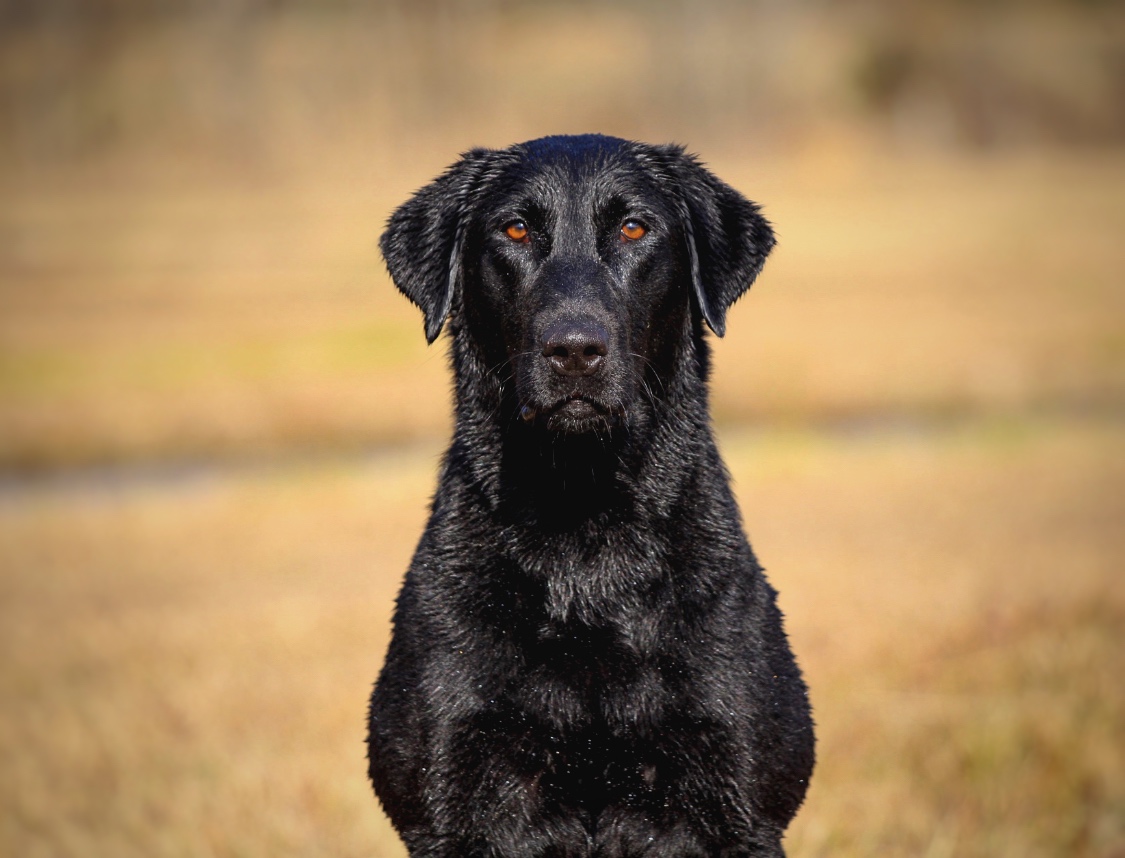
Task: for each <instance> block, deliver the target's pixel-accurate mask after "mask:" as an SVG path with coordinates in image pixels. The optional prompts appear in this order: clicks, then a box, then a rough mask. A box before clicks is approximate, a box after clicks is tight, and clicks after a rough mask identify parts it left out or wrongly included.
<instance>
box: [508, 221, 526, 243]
mask: <svg viewBox="0 0 1125 858" xmlns="http://www.w3.org/2000/svg"><path fill="white" fill-rule="evenodd" d="M504 235H506V236H508V238H510V239H511V240H512V241H518V242H520V243H521V244H527V242H529V241H530V240H531V237H530V234H529V233H528V229H527V224H526V223H524V222H523V221H522V220H514V221H512V222H511V223H510V224H508V225H507V226H506V227H504Z"/></svg>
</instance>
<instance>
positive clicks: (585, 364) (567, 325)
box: [542, 320, 609, 376]
mask: <svg viewBox="0 0 1125 858" xmlns="http://www.w3.org/2000/svg"><path fill="white" fill-rule="evenodd" d="M608 341H609V335H608V334H607V333H606V330H605V328H603V327H602V326H601V325H599V324H598V323H596V322H593V321H590V320H579V321H566V320H564V321H561V322H556V323H555V324H553V325H551V326H549V327H548V328H547V330H545V331H544V332H543V339H542V343H543V352H542V354H543V357H545V358H546V359H547V362H548V363H550V364H551V367H552V368H553V369H554V370H555V372H557V373H559V374H560V375H570V376H578V375H593V374H594V373H596V372H597V371H598V370H599V369H600V368H601V365H602V362H603V361H602V358H604V357H605V356H606V355H608V354H609V345H608Z"/></svg>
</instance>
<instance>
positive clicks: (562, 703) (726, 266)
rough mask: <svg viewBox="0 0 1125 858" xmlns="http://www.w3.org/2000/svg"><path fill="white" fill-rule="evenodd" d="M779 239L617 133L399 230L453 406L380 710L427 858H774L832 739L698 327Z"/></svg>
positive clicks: (655, 152)
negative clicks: (747, 494) (811, 698)
mask: <svg viewBox="0 0 1125 858" xmlns="http://www.w3.org/2000/svg"><path fill="white" fill-rule="evenodd" d="M513 225H514V226H513ZM625 225H628V228H627V230H626V231H627V232H629V233H630V234H635V233H636V232H637V230H638V227H640V228H641V230H642V231H643V235H642V237H641V238H639V239H636V240H633V239H630V238H627V237H626V235H625V232H623V228H624V227H625ZM521 228H522V229H523V230H525V231H526V235H524V233H523V232H521ZM512 235H516V236H521V239H520V240H515V239H513V238H512ZM772 246H773V234H772V231H771V229H770V227H769V224H768V223H767V222H766V221H765V219H764V218H762V217H761V215H760V214H759V213H758V209H757V207H756V206H755V205H754V204H752V203H750V202H749V201H747V200H746V199H744V198H743V197H742V196H741V195H740V194H738V193H737V192H736V191H734V190H733V189H732V188H730V187H728V186H727V185H725V184H723V183H722V182H721V181H719V180H718V179H717V178H715V177H714V176H713V175H712V174H711V173H710V172H708V171H707V170H706V169H704V168H703V167H702V166H701V165H700V164H699V163H698V162H697V161H695V160H694V159H693V158H692V157H690V156H688V155H686V154H684V152H683V150H682V149H680V148H678V147H674V146H649V145H645V144H640V143H632V142H627V141H623V140H617V139H614V138H609V137H601V136H583V137H548V138H544V139H542V140H536V141H532V142H529V143H525V144H521V145H518V146H513V147H511V148H510V149H506V150H502V151H486V150H474V151H472V152H469V153H467V154H466V155H465V156H463V157H462V159H461V160H460V161H458V162H457V163H456V164H454V165H453V166H452V167H451V168H450V169H449V170H448V171H447V172H446V173H445V174H443V175H442V176H441V177H439V178H438V179H437V180H435V181H434V182H433V183H432V184H430V185H428V186H427V187H425V188H423V189H422V190H420V191H418V193H417V194H415V195H414V196H413V197H412V198H411V199H410V200H408V201H407V202H406V203H405V204H403V206H402V207H401V208H399V209H398V210H397V211H396V212H395V213H394V215H393V216H392V217H391V219H390V222H389V225H388V227H387V230H386V233H385V234H384V236H383V239H382V249H383V253H384V256H385V258H386V260H387V265H388V268H389V270H390V273H391V276H392V278H393V279H394V282H395V283H396V285H397V286H398V287H399V289H401V290H402V291H403V292H404V293H405V294H406V295H407V297H409V298H410V299H411V300H412V301H413V302H414V303H416V304H417V305H418V306H419V307H420V308H421V309H422V311H423V313H424V315H425V330H426V335H427V337H428V339H429V340H430V341H433V340H434V339H435V338H436V337H437V336H438V334H439V333H440V332H441V330H442V328H443V326H446V325H447V326H448V330H449V336H450V338H451V359H452V364H453V372H454V379H455V394H456V427H455V429H454V435H453V440H452V443H451V446H450V448H449V451H448V452H447V453H446V456H445V460H444V464H443V467H442V471H441V475H440V478H439V483H438V488H437V492H436V494H435V496H434V500H433V507H432V514H431V517H430V521H429V524H428V525H427V527H426V530H425V532H424V533H423V535H422V538H421V542H420V543H419V545H418V549H417V553H416V554H415V556H414V560H413V562H412V564H411V566H410V569H409V571H408V573H407V576H406V581H405V583H404V585H403V588H402V592H401V594H400V596H399V599H398V606H397V611H396V613H395V625H394V635H393V639H392V641H391V645H390V649H389V652H388V653H387V659H386V664H385V666H384V668H383V672H382V674H381V676H380V677H379V681H378V683H377V685H376V688H375V692H374V694H373V696H372V699H371V711H370V736H369V757H370V775H371V779H372V781H373V783H374V785H375V789H376V792H377V793H378V795H379V798H380V800H381V801H382V803H383V806H384V808H385V809H386V811H387V813H388V814H389V816H390V818H391V820H392V821H393V822H394V825H395V827H396V828H397V830H398V831H399V832H400V834H401V835H402V837H403V840H404V841H405V842H406V844H407V846H408V847H409V849H410V853H411V855H412V856H434V858H437V856H449V858H453V856H458V858H485V856H489V857H490V858H500V856H513V858H515V856H519V858H532V856H555V858H564V856H565V858H572V857H573V858H585V856H598V858H626V856H677V858H688V856H693V858H694V856H751V855H753V856H782V855H783V854H784V853H783V852H782V848H781V838H782V834H783V832H784V830H785V827H786V825H787V824H788V823H789V821H790V820H791V819H792V817H793V815H794V813H796V811H797V808H798V806H799V805H800V804H801V801H802V799H803V798H804V795H805V790H806V788H807V785H808V779H809V776H810V775H811V773H812V768H813V758H814V752H813V729H812V720H811V718H810V714H809V705H808V701H807V697H806V692H805V686H804V683H803V682H802V679H801V675H800V672H799V670H798V668H797V666H796V664H795V662H794V660H793V656H792V654H791V653H790V650H789V646H788V643H787V641H786V637H785V633H784V631H783V629H782V619H781V615H780V613H779V611H778V609H777V606H776V602H775V593H774V591H773V589H772V588H771V587H770V586H769V584H768V583H767V581H766V579H765V577H764V575H763V573H762V570H761V567H760V566H759V565H758V563H757V561H756V559H755V557H754V554H753V553H752V552H751V549H750V546H749V544H748V543H747V541H746V537H745V535H744V534H743V530H742V525H741V520H740V516H739V512H738V508H737V506H736V504H735V501H734V498H733V496H732V494H731V490H730V486H729V481H728V478H727V474H726V471H725V469H724V467H723V463H722V461H721V460H720V458H719V454H718V452H717V450H716V447H715V442H714V438H713V436H712V432H711V426H710V419H709V416H708V410H707V388H706V380H707V374H708V350H707V345H706V343H705V340H704V331H703V326H704V324H706V325H708V326H709V327H711V328H712V329H713V330H714V331H715V332H716V333H718V334H720V335H721V334H722V332H723V328H724V324H725V317H726V311H727V309H728V307H729V306H730V305H731V303H733V302H734V301H735V300H736V299H737V298H738V297H739V296H740V295H741V294H742V293H743V292H745V291H746V289H747V288H749V286H750V284H751V283H752V282H753V280H754V278H755V277H756V276H757V273H758V271H759V270H760V268H761V266H762V263H763V262H764V260H765V257H766V255H767V254H768V253H769V251H770V249H771V247H772ZM560 344H561V345H560Z"/></svg>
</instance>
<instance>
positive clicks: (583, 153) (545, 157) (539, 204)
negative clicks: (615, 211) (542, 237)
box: [478, 135, 669, 217]
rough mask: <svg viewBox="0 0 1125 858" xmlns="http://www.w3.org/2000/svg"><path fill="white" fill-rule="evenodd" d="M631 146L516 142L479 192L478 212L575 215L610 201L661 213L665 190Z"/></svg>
mask: <svg viewBox="0 0 1125 858" xmlns="http://www.w3.org/2000/svg"><path fill="white" fill-rule="evenodd" d="M637 145H638V144H633V143H630V142H629V141H625V140H618V139H616V138H612V137H600V136H597V135H586V136H582V137H553V138H543V139H542V140H535V141H531V142H530V143H523V144H517V145H516V146H513V147H511V148H510V149H508V150H505V151H504V152H503V153H502V154H503V155H504V156H505V157H504V158H503V165H502V167H501V168H500V169H499V170H496V171H495V172H494V173H493V174H492V176H491V177H490V179H489V181H487V183H486V185H485V187H483V188H482V189H481V190H482V191H483V194H481V196H480V197H478V201H480V202H483V203H484V207H483V210H482V211H481V213H482V214H483V213H484V212H485V211H488V210H492V211H493V212H496V213H498V212H509V213H518V212H522V211H523V210H524V209H525V207H530V208H531V209H532V210H539V211H541V212H543V213H544V214H546V213H548V212H554V213H556V215H561V216H564V217H575V216H579V213H580V212H583V211H586V212H597V211H599V210H601V209H603V208H604V207H605V206H607V205H609V204H611V203H620V204H622V205H624V206H625V207H626V208H635V207H637V206H640V207H641V208H643V209H645V210H651V209H653V208H654V207H655V208H657V209H663V208H664V207H665V205H667V204H668V203H669V200H668V199H666V197H667V196H668V193H667V189H666V188H664V187H663V183H662V182H660V181H659V179H658V177H656V176H654V175H653V174H652V172H651V171H650V170H649V169H648V168H647V165H646V164H645V162H644V160H643V158H640V157H638V152H637V151H635V150H636V148H637Z"/></svg>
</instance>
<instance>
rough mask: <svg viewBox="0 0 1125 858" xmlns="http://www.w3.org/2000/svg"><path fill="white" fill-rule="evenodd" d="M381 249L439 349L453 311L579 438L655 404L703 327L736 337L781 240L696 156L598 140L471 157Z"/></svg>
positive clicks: (559, 424)
mask: <svg viewBox="0 0 1125 858" xmlns="http://www.w3.org/2000/svg"><path fill="white" fill-rule="evenodd" d="M381 246H382V249H383V253H384V256H385V258H386V260H387V265H388V268H389V270H390V273H391V276H392V278H393V279H394V281H395V283H396V285H397V286H398V288H399V289H400V290H401V291H403V292H404V293H405V294H406V295H407V297H409V298H410V299H411V300H412V301H414V302H415V303H416V304H418V306H419V307H421V308H422V310H423V312H424V313H425V316H426V335H427V337H428V339H429V340H430V341H431V342H432V341H433V340H434V339H435V338H436V337H437V335H438V334H439V333H440V331H441V328H442V326H443V325H444V322H445V319H446V317H447V316H448V315H449V314H450V313H451V312H452V313H453V315H454V317H455V319H457V323H456V324H455V325H454V332H455V336H460V335H462V333H463V334H464V335H465V336H467V337H468V338H469V339H470V340H471V342H472V343H473V344H474V345H475V346H476V347H477V348H479V350H480V352H481V355H480V360H481V362H482V363H483V364H484V365H485V366H487V367H488V368H489V370H488V371H489V372H490V373H495V374H497V375H499V376H500V378H501V380H502V382H503V383H505V384H506V383H509V382H510V385H511V386H512V387H513V388H514V394H515V397H514V407H515V408H517V409H518V414H519V417H520V418H522V419H523V420H524V421H526V422H528V423H534V424H536V425H541V426H543V427H545V428H547V429H549V430H552V431H559V432H565V433H571V434H578V433H585V432H597V431H602V430H605V429H612V428H613V427H614V426H616V425H617V424H619V423H621V422H622V421H627V420H628V419H629V417H630V411H631V409H633V408H634V406H635V405H636V404H637V403H639V402H641V401H644V400H643V398H642V397H641V396H640V394H641V392H642V391H643V392H644V394H645V396H647V397H652V396H654V395H657V392H658V389H659V388H660V386H661V383H662V382H661V379H662V378H665V377H668V376H669V375H670V367H668V366H667V364H668V362H669V361H671V360H672V359H673V354H674V351H675V348H676V346H677V344H679V343H680V342H681V341H682V340H683V338H684V336H696V337H698V336H700V335H701V321H705V322H706V323H707V324H708V325H709V326H710V327H711V329H712V330H713V331H715V332H716V333H717V334H719V335H721V334H722V332H723V329H724V325H725V316H726V311H727V308H728V307H729V306H730V304H731V303H733V302H734V300H736V299H737V298H738V297H739V296H740V295H741V294H742V293H743V292H745V291H746V289H747V288H749V286H750V284H751V283H752V282H753V280H754V278H755V277H756V276H757V273H758V271H759V270H760V268H761V266H762V263H763V262H764V260H765V257H766V255H767V254H768V252H769V250H770V249H771V248H772V246H773V234H772V231H771V230H770V227H769V224H768V223H767V222H766V221H765V219H764V218H762V217H761V215H760V214H759V213H758V210H757V207H756V206H755V205H754V204H753V203H750V202H749V201H747V200H746V199H744V198H743V197H742V196H741V195H740V194H738V193H737V192H736V191H734V190H733V189H732V188H730V187H728V186H727V185H725V184H723V183H722V182H720V181H719V180H718V179H716V178H715V177H714V176H713V175H712V174H711V173H709V172H708V171H707V170H706V169H704V168H703V167H702V166H700V165H699V164H698V162H696V161H695V160H694V159H693V158H691V157H690V156H688V155H685V154H684V152H683V150H682V149H679V148H677V147H667V146H666V147H656V146H648V145H645V144H639V143H630V142H627V141H624V140H618V139H615V138H609V137H601V136H596V135H590V136H583V137H548V138H543V139H541V140H535V141H531V142H529V143H525V144H520V145H517V146H513V147H511V148H510V149H506V150H501V151H489V150H474V151H472V152H469V153H467V154H466V155H465V156H464V157H463V158H462V159H461V160H460V161H459V162H458V163H457V164H454V165H453V166H452V167H451V168H450V169H449V170H448V171H447V172H446V173H445V174H444V175H443V176H441V177H439V178H438V179H437V180H436V181H435V182H433V183H432V184H430V185H429V186H427V187H425V188H423V189H422V190H420V191H419V192H418V193H417V194H416V195H415V196H414V197H413V198H411V199H410V200H409V201H408V202H407V203H405V204H404V205H403V206H402V207H401V208H400V209H398V211H396V212H395V213H394V215H392V217H391V220H390V222H389V224H388V227H387V231H386V233H385V234H384V235H383V239H382V242H381ZM646 388H647V389H646Z"/></svg>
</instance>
